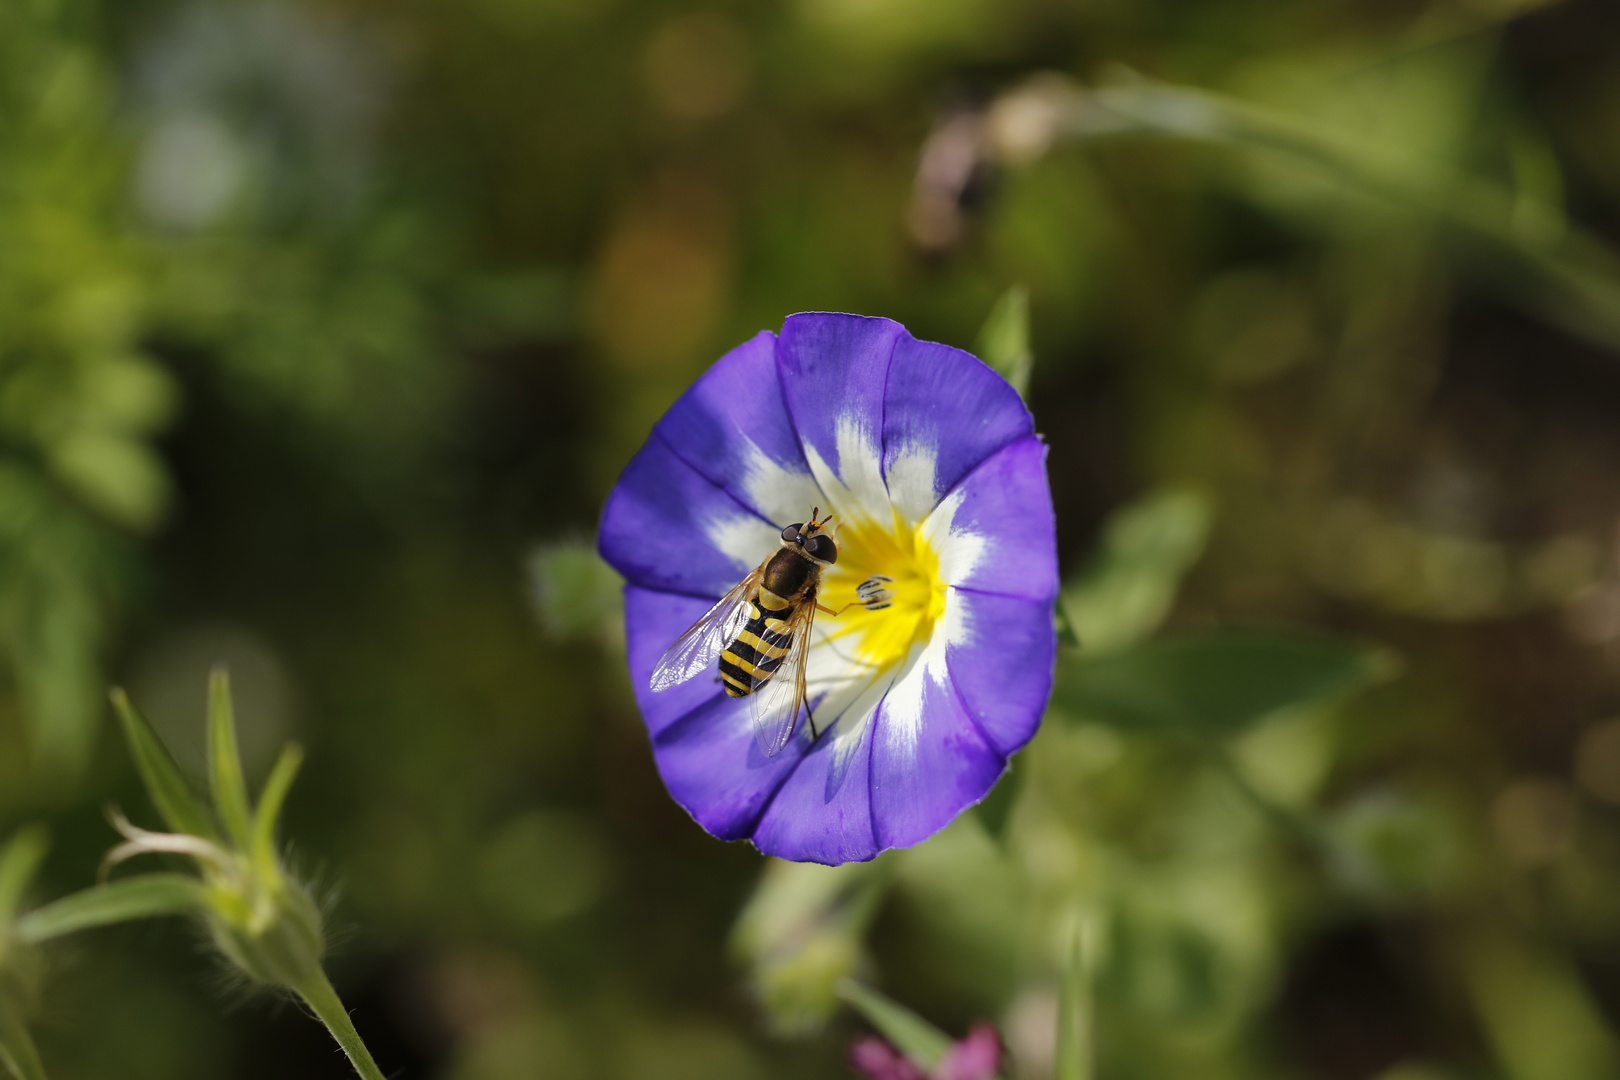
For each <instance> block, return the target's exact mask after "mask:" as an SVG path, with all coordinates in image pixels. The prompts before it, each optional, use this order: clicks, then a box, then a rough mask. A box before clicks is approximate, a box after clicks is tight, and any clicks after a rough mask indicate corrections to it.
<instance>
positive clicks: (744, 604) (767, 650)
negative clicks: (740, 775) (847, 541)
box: [650, 507, 861, 757]
mask: <svg viewBox="0 0 1620 1080" xmlns="http://www.w3.org/2000/svg"><path fill="white" fill-rule="evenodd" d="M818 513H820V508H819V507H817V508H816V509H815V510H812V511H811V512H810V520H809V521H803V522H797V523H795V524H793V525H789V526H788V527H787V528H785V529H783V530H782V542H781V544H780V545H779V546H778V547H777V549H776V550H775V551H773V552H772V553H771V554H770V555H769V556H767V557H766V559H765V561H764V562H762V563H760V564H759V566H758V568H756V569H755V570H754V572H753V573H751V574H749V575H748V576H747V577H745V578H743V579H742V581H740V582H738V583H737V586H736V588H734V589H732V590H731V591H730V592H728V593H726V595H725V596H723V597H721V598H720V602H719V603H717V604H715V605H714V607H712V608H710V609H709V610H708V612H707V613H705V614H704V616H703V617H702V618H701V619H699V620H698V621H697V622H695V623H693V624H692V626H691V628H690V629H688V630H687V631H686V633H684V634H682V635H681V636H680V637H678V638H676V639H675V644H673V645H671V646H670V647H669V650H668V651H667V652H665V653H664V655H663V657H662V658H661V659H660V660H659V661H658V666H657V667H655V668H653V673H652V681H651V683H650V686H651V687H652V689H653V690H655V691H656V690H668V689H669V688H670V687H672V686H676V685H678V684H680V683H683V682H686V681H687V680H688V679H691V678H693V677H694V676H696V675H699V674H702V673H703V672H704V671H706V670H708V668H709V666H710V665H711V664H713V663H714V661H715V659H716V658H718V659H719V661H720V682H721V684H722V685H723V686H724V688H725V691H726V695H727V696H728V697H734V698H740V697H747V698H749V699H750V701H749V713H750V715H751V716H752V718H753V721H754V736H755V737H756V738H757V739H758V740H759V748H760V749H761V750H763V751H764V752H765V755H766V756H767V757H775V756H776V755H777V754H779V753H781V752H782V748H783V747H785V746H787V744H788V740H789V739H790V738H791V737H792V735H793V729H794V727H795V726H796V724H797V722H798V719H799V710H800V709H801V708H803V707H804V705H805V676H804V666H805V665H804V661H805V656H806V654H807V653H808V652H809V648H810V627H811V626H812V625H813V624H814V622H815V618H816V612H817V611H818V610H819V611H825V612H826V613H827V614H828V615H831V616H833V617H835V618H836V617H837V616H839V615H842V614H843V613H844V612H845V611H847V610H849V608H851V607H854V606H855V604H849V605H846V606H845V607H844V608H842V609H840V610H838V611H834V610H833V609H832V608H830V607H827V606H825V605H824V604H822V603H821V602H820V601H819V600H818V599H817V598H816V594H817V591H818V590H819V589H820V587H821V572H822V570H823V569H825V568H826V567H829V566H831V565H833V564H834V563H836V562H837V561H838V540H837V538H836V537H835V536H834V535H833V533H831V532H829V531H828V530H827V523H828V522H829V521H831V520H832V515H831V514H828V515H827V517H825V518H823V519H821V520H820V521H817V520H816V515H817V514H818ZM860 602H861V601H856V603H860ZM809 719H810V730H811V733H812V734H813V735H815V736H816V737H819V733H818V732H816V729H815V718H814V717H813V716H811V717H810V718H809Z"/></svg>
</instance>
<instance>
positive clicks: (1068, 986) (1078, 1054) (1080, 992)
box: [1053, 921, 1096, 1080]
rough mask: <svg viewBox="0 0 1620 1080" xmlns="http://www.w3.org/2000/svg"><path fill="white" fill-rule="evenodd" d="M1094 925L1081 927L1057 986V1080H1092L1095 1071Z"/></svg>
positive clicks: (1055, 1059)
mask: <svg viewBox="0 0 1620 1080" xmlns="http://www.w3.org/2000/svg"><path fill="white" fill-rule="evenodd" d="M1093 927H1094V924H1093V923H1091V922H1090V921H1087V922H1086V923H1084V924H1082V925H1081V927H1080V928H1079V929H1078V930H1077V931H1076V932H1075V935H1074V946H1073V948H1072V949H1070V951H1069V958H1068V963H1066V964H1065V965H1064V967H1063V981H1062V982H1061V983H1060V984H1059V986H1058V1032H1057V1050H1056V1053H1055V1055H1054V1057H1053V1061H1054V1063H1055V1066H1056V1069H1055V1073H1056V1077H1057V1080H1091V1077H1092V1075H1093V1073H1094V1072H1095V1069H1094V1068H1093V1062H1094V1059H1095V1055H1094V1053H1093V1050H1092V1027H1091V1024H1092V998H1091V967H1092V958H1093V954H1094V952H1095V951H1096V947H1095V944H1094V942H1093V940H1092V938H1093V937H1094V929H1093Z"/></svg>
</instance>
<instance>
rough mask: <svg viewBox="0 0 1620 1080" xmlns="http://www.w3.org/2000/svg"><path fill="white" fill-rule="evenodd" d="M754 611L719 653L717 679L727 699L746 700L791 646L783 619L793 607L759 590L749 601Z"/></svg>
mask: <svg viewBox="0 0 1620 1080" xmlns="http://www.w3.org/2000/svg"><path fill="white" fill-rule="evenodd" d="M750 603H751V604H752V605H753V608H754V611H753V615H752V617H751V618H750V619H749V620H748V623H747V625H745V626H744V627H743V628H742V632H741V633H739V634H738V635H737V636H736V638H735V639H734V640H732V641H731V643H730V644H728V645H727V646H726V651H725V652H723V653H721V654H720V680H721V682H722V683H723V684H724V685H725V688H726V693H727V694H728V695H730V696H731V697H746V696H748V695H749V694H752V693H753V692H754V691H755V690H757V689H759V688H760V687H761V686H764V685H765V683H766V682H768V681H769V680H770V678H771V676H772V675H774V674H776V669H777V668H779V667H781V666H782V660H783V658H784V657H786V656H787V654H788V648H789V647H790V646H791V645H792V644H793V633H792V631H790V630H789V629H788V626H787V617H788V616H789V615H790V614H791V613H792V611H793V605H792V604H791V603H789V602H788V601H786V600H784V599H782V598H781V597H780V596H777V595H776V594H775V593H773V592H771V591H770V590H769V589H764V588H762V589H760V590H759V591H758V592H757V593H755V594H754V599H753V600H752V601H750Z"/></svg>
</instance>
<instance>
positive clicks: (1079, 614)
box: [1059, 487, 1214, 653]
mask: <svg viewBox="0 0 1620 1080" xmlns="http://www.w3.org/2000/svg"><path fill="white" fill-rule="evenodd" d="M1213 516H1214V512H1213V509H1212V507H1211V505H1210V501H1209V499H1208V497H1207V496H1205V495H1204V494H1203V493H1201V492H1199V491H1196V490H1193V489H1191V488H1174V487H1173V488H1160V489H1158V490H1155V491H1150V492H1148V493H1147V494H1146V495H1144V496H1142V497H1141V498H1139V499H1137V500H1136V501H1135V502H1132V503H1131V504H1130V505H1128V506H1125V507H1123V508H1121V509H1120V510H1117V511H1115V513H1114V514H1113V515H1112V516H1111V517H1110V518H1109V519H1108V524H1107V525H1106V526H1105V527H1104V529H1103V535H1102V541H1101V543H1100V544H1099V545H1098V549H1097V552H1096V554H1095V555H1094V556H1093V557H1092V559H1091V561H1090V563H1089V564H1088V565H1087V567H1086V568H1085V570H1084V571H1082V572H1081V574H1080V575H1079V577H1078V578H1077V579H1076V580H1074V581H1072V582H1070V583H1069V585H1068V586H1066V587H1065V588H1064V590H1063V597H1062V600H1061V601H1060V604H1059V610H1060V611H1062V612H1064V613H1065V615H1066V616H1067V618H1068V621H1069V623H1070V628H1071V631H1072V632H1073V633H1074V634H1075V635H1076V636H1078V638H1079V639H1080V644H1081V646H1082V647H1083V648H1085V649H1086V650H1088V651H1089V652H1091V653H1097V652H1099V651H1102V650H1106V649H1117V648H1121V647H1123V646H1126V645H1131V644H1134V643H1136V642H1138V641H1141V640H1142V639H1143V638H1145V637H1147V636H1148V635H1149V634H1151V633H1152V632H1153V631H1155V630H1157V629H1158V628H1159V625H1160V624H1161V623H1163V622H1164V619H1165V616H1167V615H1169V614H1170V609H1171V607H1172V606H1173V605H1174V604H1175V600H1176V593H1177V592H1178V591H1179V590H1180V588H1181V579H1182V577H1183V576H1184V575H1185V574H1186V573H1187V571H1188V570H1190V569H1191V568H1192V566H1193V564H1194V563H1196V562H1197V561H1198V558H1199V556H1200V555H1202V554H1203V553H1204V544H1205V542H1206V541H1207V540H1208V538H1209V529H1210V523H1211V519H1212V517H1213Z"/></svg>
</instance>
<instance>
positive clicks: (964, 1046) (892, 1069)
mask: <svg viewBox="0 0 1620 1080" xmlns="http://www.w3.org/2000/svg"><path fill="white" fill-rule="evenodd" d="M849 1063H850V1064H851V1065H853V1066H854V1067H855V1071H856V1072H858V1073H860V1074H861V1075H862V1076H865V1077H867V1078H868V1080H996V1072H997V1071H998V1070H999V1069H1000V1068H1001V1040H1000V1039H999V1038H997V1036H996V1029H995V1028H993V1027H991V1026H990V1025H989V1024H975V1025H974V1027H973V1030H972V1031H969V1032H968V1033H967V1038H965V1039H963V1040H962V1041H961V1042H955V1043H952V1044H951V1046H950V1049H948V1050H946V1051H945V1056H944V1057H943V1058H941V1059H940V1061H939V1064H938V1065H935V1066H934V1068H933V1071H931V1072H924V1071H923V1070H922V1069H919V1068H918V1067H917V1066H916V1065H915V1064H913V1063H912V1062H911V1060H910V1059H909V1058H907V1057H906V1056H905V1055H904V1054H902V1053H900V1052H899V1051H898V1050H896V1049H895V1048H894V1047H892V1046H890V1045H889V1044H888V1043H886V1042H884V1041H883V1040H882V1039H879V1038H877V1037H875V1036H871V1035H868V1036H867V1037H866V1038H864V1039H859V1040H857V1041H856V1043H855V1045H854V1046H852V1047H850V1049H849Z"/></svg>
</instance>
